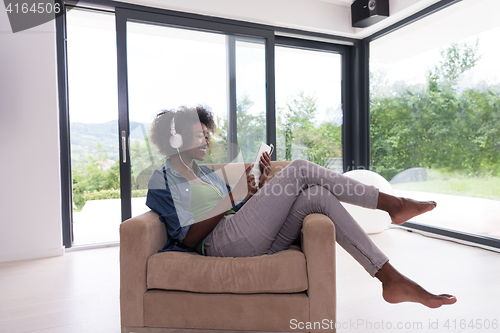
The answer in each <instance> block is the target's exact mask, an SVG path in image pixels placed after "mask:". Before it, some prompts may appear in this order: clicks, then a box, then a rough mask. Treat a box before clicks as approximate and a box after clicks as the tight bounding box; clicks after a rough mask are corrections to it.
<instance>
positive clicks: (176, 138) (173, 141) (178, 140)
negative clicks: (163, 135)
mask: <svg viewBox="0 0 500 333" xmlns="http://www.w3.org/2000/svg"><path fill="white" fill-rule="evenodd" d="M170 134H172V136H171V137H170V146H172V148H174V149H179V148H180V147H182V135H180V134H177V132H175V116H174V117H172V121H171V122H170Z"/></svg>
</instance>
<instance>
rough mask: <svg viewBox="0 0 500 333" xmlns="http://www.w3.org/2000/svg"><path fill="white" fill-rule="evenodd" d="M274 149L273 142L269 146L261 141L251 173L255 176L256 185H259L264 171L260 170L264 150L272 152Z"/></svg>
mask: <svg viewBox="0 0 500 333" xmlns="http://www.w3.org/2000/svg"><path fill="white" fill-rule="evenodd" d="M273 149H274V146H273V145H272V144H271V145H270V146H268V145H266V144H265V143H264V142H261V143H260V145H259V149H258V150H257V155H256V156H255V160H254V162H253V168H252V170H251V171H250V174H253V175H254V176H255V185H256V186H259V181H260V176H261V175H262V172H261V171H260V158H261V156H262V155H263V154H264V152H267V153H269V154H271V153H272V151H273Z"/></svg>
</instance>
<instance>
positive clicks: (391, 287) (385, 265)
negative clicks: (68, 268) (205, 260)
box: [146, 107, 456, 308]
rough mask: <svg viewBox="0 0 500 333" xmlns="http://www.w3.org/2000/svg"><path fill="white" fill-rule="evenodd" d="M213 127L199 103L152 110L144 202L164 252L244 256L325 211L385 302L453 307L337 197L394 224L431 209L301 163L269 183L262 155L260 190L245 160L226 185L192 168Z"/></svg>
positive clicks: (273, 245) (279, 244)
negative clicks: (160, 163)
mask: <svg viewBox="0 0 500 333" xmlns="http://www.w3.org/2000/svg"><path fill="white" fill-rule="evenodd" d="M214 129H215V124H214V121H213V117H212V114H211V112H210V111H208V110H206V109H205V108H203V107H196V108H185V107H183V108H181V109H179V110H178V111H177V112H174V111H164V112H161V113H160V114H158V115H157V117H156V118H155V120H154V122H153V125H152V128H151V141H152V142H153V143H154V144H155V145H157V146H158V148H159V151H160V153H162V154H164V155H165V156H167V159H166V160H165V166H164V167H163V168H162V169H161V170H156V171H155V172H154V173H153V176H152V177H151V179H150V181H149V191H148V196H147V203H146V204H147V205H148V207H150V208H151V209H152V210H153V211H154V212H156V213H157V214H158V215H159V217H160V219H161V220H162V221H163V222H164V223H165V224H166V226H167V233H168V235H169V239H168V242H167V244H166V245H165V247H164V248H163V250H162V251H171V250H177V251H190V250H191V249H194V250H196V251H198V252H199V253H200V254H203V255H207V256H230V257H245V256H258V255H263V254H272V253H276V252H279V251H282V250H285V249H288V248H289V246H290V244H292V243H293V242H294V241H295V239H297V237H298V236H299V234H300V229H301V224H302V221H303V219H304V217H306V216H307V215H308V214H311V213H321V214H324V215H327V216H328V217H329V218H330V219H331V220H332V221H333V222H334V224H335V230H336V239H337V242H338V243H339V244H340V245H341V246H342V247H343V248H344V249H345V250H347V251H348V252H349V253H350V254H351V255H352V256H353V257H354V258H355V259H356V260H357V261H358V262H359V263H360V264H361V265H362V266H363V267H364V268H365V269H366V270H367V271H368V273H369V274H370V275H372V276H374V277H376V278H377V279H379V280H380V281H381V282H382V288H383V294H382V295H383V298H384V299H385V300H386V301H387V302H389V303H400V302H417V303H421V304H423V305H425V306H428V307H430V308H437V307H440V306H441V305H444V304H453V303H455V302H456V298H455V297H454V296H452V295H448V294H441V295H434V294H431V293H429V292H427V291H426V290H424V289H423V288H422V287H420V286H419V285H418V284H416V283H415V282H413V281H412V280H410V279H408V278H406V277H405V276H403V275H402V274H400V273H399V272H398V271H397V270H396V269H395V268H394V267H393V266H392V265H391V264H390V263H389V259H388V258H387V257H386V256H385V255H384V254H383V253H382V252H381V251H380V250H379V249H378V248H377V247H376V246H375V244H374V243H373V242H372V241H371V240H370V238H369V237H368V236H367V235H366V233H365V232H364V231H363V229H361V227H360V226H359V225H358V224H357V222H356V221H355V220H354V219H353V218H352V216H351V215H350V214H349V213H348V212H347V211H346V210H345V209H344V207H343V206H342V205H341V204H340V201H344V202H347V203H351V204H355V205H359V206H363V207H366V208H372V209H381V210H384V211H386V212H387V213H389V215H390V216H391V219H392V221H393V222H394V223H395V224H401V223H403V222H405V221H407V220H408V219H410V218H412V217H414V216H416V215H419V214H422V213H425V212H427V211H430V210H432V209H434V207H435V206H436V203H435V202H421V201H415V200H411V199H406V198H399V197H395V196H391V195H388V194H384V193H382V192H379V191H378V189H377V188H375V187H373V186H367V185H364V184H361V183H359V182H357V181H354V180H352V179H349V178H347V177H344V176H342V175H340V174H337V173H335V172H332V171H331V170H328V169H325V168H323V167H321V166H319V165H317V164H314V163H312V162H309V161H305V160H295V161H293V162H291V163H290V164H289V165H288V166H287V167H286V168H284V169H283V170H281V171H280V172H279V173H278V174H276V176H275V177H273V178H272V179H271V180H269V181H268V175H269V174H270V172H271V170H272V166H271V157H270V156H269V154H267V153H266V154H264V156H263V157H262V158H261V161H260V166H261V168H262V169H261V170H262V175H261V177H260V179H259V187H258V188H257V187H256V186H255V179H254V176H253V175H251V174H250V170H251V168H252V166H253V165H250V166H249V167H248V168H247V169H246V170H245V173H244V174H243V175H242V177H241V178H240V179H239V180H238V182H237V183H236V185H235V187H234V188H233V189H231V188H230V187H229V186H228V185H226V183H225V182H224V181H223V180H222V179H221V178H220V177H219V176H218V175H217V174H216V173H215V172H213V170H212V169H210V168H208V167H206V166H203V165H202V166H198V165H197V164H196V162H195V161H194V160H199V161H203V160H204V159H205V156H206V154H207V147H208V145H209V133H210V132H213V131H214Z"/></svg>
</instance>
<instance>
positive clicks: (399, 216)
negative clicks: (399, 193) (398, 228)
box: [377, 192, 437, 224]
mask: <svg viewBox="0 0 500 333" xmlns="http://www.w3.org/2000/svg"><path fill="white" fill-rule="evenodd" d="M378 200H379V202H378V204H377V208H378V209H382V210H385V211H386V212H387V213H389V215H390V217H391V220H392V222H393V223H394V224H403V223H404V222H406V221H408V220H409V219H411V218H412V217H415V216H417V215H420V214H423V213H426V212H428V211H431V210H433V209H434V208H436V206H437V203H436V202H435V201H417V200H413V199H408V198H399V197H395V196H392V195H389V194H385V193H382V192H380V194H379V199H378Z"/></svg>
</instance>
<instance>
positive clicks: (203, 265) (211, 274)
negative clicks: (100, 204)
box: [147, 246, 308, 294]
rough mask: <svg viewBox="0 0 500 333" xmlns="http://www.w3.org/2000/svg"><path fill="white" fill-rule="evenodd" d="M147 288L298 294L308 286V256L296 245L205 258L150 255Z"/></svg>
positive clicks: (173, 252)
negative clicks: (268, 251)
mask: <svg viewBox="0 0 500 333" xmlns="http://www.w3.org/2000/svg"><path fill="white" fill-rule="evenodd" d="M147 265H148V266H147V288H148V289H164V290H179V291H190V292H201V293H237V294H259V293H298V292H303V291H305V290H307V289H308V280H307V269H306V259H305V256H304V253H303V252H301V251H299V249H298V248H297V247H295V246H292V247H291V248H290V249H288V250H285V251H281V252H278V253H275V254H272V255H263V256H258V257H247V258H232V257H231V258H229V257H228V258H219V257H204V256H201V255H199V254H198V253H195V252H175V251H170V252H162V253H157V254H154V255H152V256H151V257H149V259H148V263H147Z"/></svg>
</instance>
